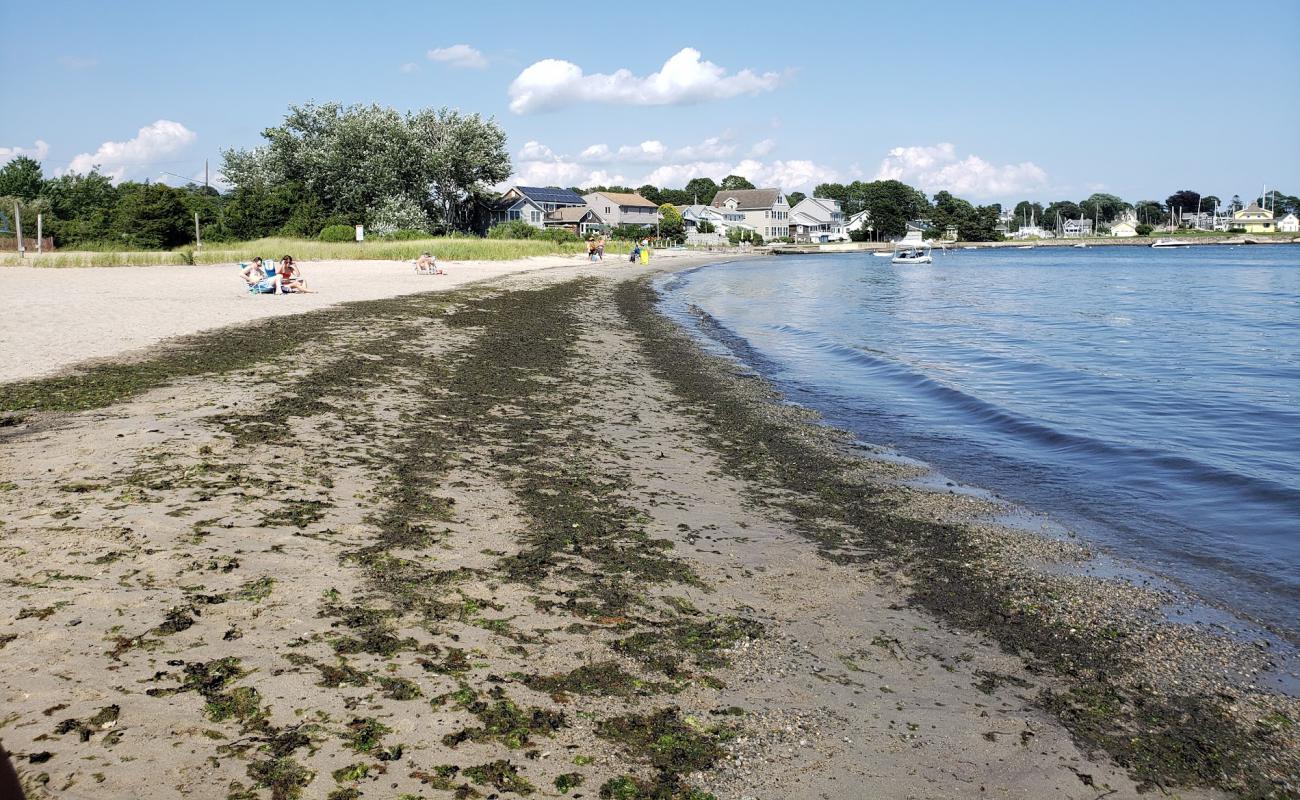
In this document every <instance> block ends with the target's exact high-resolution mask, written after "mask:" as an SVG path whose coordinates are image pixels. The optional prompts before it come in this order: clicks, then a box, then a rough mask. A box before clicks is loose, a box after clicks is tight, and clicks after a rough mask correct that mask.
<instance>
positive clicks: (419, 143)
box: [222, 103, 511, 228]
mask: <svg viewBox="0 0 1300 800" xmlns="http://www.w3.org/2000/svg"><path fill="white" fill-rule="evenodd" d="M262 135H263V136H264V137H265V138H266V140H267V143H266V144H264V145H262V146H261V147H257V148H254V149H252V150H228V151H225V152H224V153H223V154H222V155H223V157H224V162H225V163H224V166H223V168H222V171H223V173H224V174H225V176H226V179H227V180H228V181H230V182H231V184H233V185H234V187H235V188H236V189H249V190H254V191H267V190H269V189H271V188H274V187H276V186H280V185H293V186H295V187H298V190H299V191H301V192H303V193H307V194H309V195H311V196H312V197H314V198H316V200H317V201H319V203H320V204H321V205H322V206H323V207H324V208H325V209H326V210H327V211H328V212H329V213H330V214H335V215H343V216H348V217H350V218H353V219H366V220H369V219H371V218H372V216H374V215H376V214H379V213H380V211H381V209H382V210H384V211H385V212H392V211H394V210H395V209H398V208H400V209H402V214H403V215H404V218H406V219H410V218H411V217H410V215H409V212H410V211H411V207H412V206H417V207H419V208H420V209H422V210H423V211H424V212H425V213H426V219H427V218H428V216H433V217H434V218H436V219H439V220H441V222H442V223H443V224H445V225H446V226H447V227H449V228H458V227H462V226H463V225H464V224H465V223H466V221H467V220H468V219H469V214H468V212H469V209H468V208H467V206H468V205H469V204H470V203H472V202H473V199H474V198H475V197H477V196H478V195H481V194H484V193H485V192H487V190H488V188H489V187H490V186H491V185H492V184H495V183H499V182H500V181H503V180H505V179H506V178H508V177H509V176H510V172H511V168H510V156H509V154H508V152H507V151H506V137H505V133H504V131H502V130H501V128H500V126H499V125H497V123H496V120H494V119H492V118H484V117H482V116H480V115H479V114H462V113H460V112H459V111H455V110H451V109H446V108H442V109H436V110H435V109H422V110H420V111H417V112H414V113H405V114H403V113H400V112H398V111H396V110H394V109H392V108H383V107H381V106H378V105H373V104H372V105H354V106H347V107H345V106H342V105H340V104H338V103H325V104H321V105H316V104H312V103H309V104H306V105H302V106H291V107H290V108H289V113H288V114H287V115H286V116H285V119H284V123H283V124H282V125H280V126H278V127H274V128H268V129H267V130H265V131H264V132H263V134H262ZM427 226H428V222H427V221H426V223H425V224H424V225H421V226H419V227H427Z"/></svg>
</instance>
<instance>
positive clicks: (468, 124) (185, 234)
mask: <svg viewBox="0 0 1300 800" xmlns="http://www.w3.org/2000/svg"><path fill="white" fill-rule="evenodd" d="M262 136H263V139H264V140H265V141H264V143H263V144H262V145H261V146H259V147H254V148H251V149H246V150H243V149H232V150H226V151H224V152H223V153H222V168H221V172H222V174H223V175H224V176H225V180H226V181H227V182H228V183H229V188H228V189H226V190H225V191H217V190H216V189H214V188H212V187H208V186H202V185H198V184H194V183H191V184H188V185H186V186H181V187H173V186H169V185H167V184H163V183H156V182H149V181H143V182H139V181H122V182H118V183H115V182H114V181H113V180H112V179H110V177H108V176H106V175H103V174H101V173H100V172H98V171H97V170H91V171H90V172H88V173H84V174H78V173H68V174H62V175H58V176H56V177H53V178H46V177H45V175H44V172H43V170H42V167H41V164H40V163H39V162H37V161H36V160H34V159H32V158H29V157H26V156H19V157H17V158H14V159H12V160H11V161H9V162H8V163H7V164H5V165H4V166H3V167H2V168H0V203H3V211H4V212H5V214H6V215H7V214H8V213H9V211H10V209H12V208H13V206H14V204H15V203H17V204H18V205H19V206H20V207H21V209H22V214H23V217H24V219H26V220H34V219H35V217H36V215H37V214H38V213H39V214H41V215H42V216H43V220H44V230H45V232H46V233H47V234H48V235H51V236H53V237H54V240H55V244H56V245H57V246H59V247H65V248H66V247H77V246H83V247H114V248H129V249H142V250H147V249H168V248H174V247H178V246H183V245H186V244H191V243H193V242H194V240H195V235H196V230H195V215H197V216H198V223H199V224H198V228H199V231H198V233H201V235H202V238H203V240H204V241H212V242H217V241H238V240H250V239H257V238H261V237H263V236H270V235H282V236H290V237H302V238H315V237H317V236H319V235H320V234H321V232H322V231H323V230H324V229H326V228H331V227H333V228H335V229H336V230H337V226H342V225H346V226H351V225H354V224H357V223H364V224H365V225H366V226H367V228H368V230H369V232H370V233H371V234H372V235H378V236H397V235H402V234H409V235H417V234H447V233H452V232H474V233H480V234H481V233H485V232H487V225H488V219H489V209H490V207H491V204H492V202H493V201H494V200H496V199H497V197H498V196H499V195H497V193H495V192H494V191H493V188H492V187H493V186H496V185H499V184H501V183H502V182H503V181H505V180H506V179H507V178H509V177H510V175H511V174H512V172H513V169H512V166H511V163H510V156H509V153H508V151H507V149H506V135H505V132H504V131H503V130H502V129H501V127H500V126H499V125H498V124H497V122H496V121H495V120H494V119H492V118H485V117H482V116H480V115H479V114H463V113H461V112H459V111H455V110H450V109H447V108H441V109H421V110H419V111H414V112H405V113H403V112H398V111H396V110H394V109H391V108H384V107H381V106H378V105H373V104H371V105H352V106H343V105H340V104H338V103H324V104H319V105H318V104H314V103H308V104H305V105H296V106H290V108H289V110H288V113H287V114H286V115H285V118H284V120H283V122H282V123H281V124H280V125H277V126H275V127H271V128H267V129H266V130H265V131H263V133H262ZM568 188H570V189H573V190H574V191H576V192H578V193H579V194H588V193H590V192H593V191H602V190H603V191H615V192H636V193H639V194H641V195H642V196H643V197H645V198H646V199H648V200H650V201H652V202H654V203H656V204H659V205H660V206H661V207H672V206H684V205H690V204H695V203H699V204H704V205H709V204H712V202H713V201H714V198H715V197H716V196H717V194H718V192H720V191H729V190H737V189H754V188H756V187H755V186H754V184H753V183H752V182H750V181H749V180H748V179H747V178H745V177H744V176H741V175H728V176H727V177H725V178H723V179H722V180H721V181H715V180H713V179H712V178H708V177H698V178H694V179H692V180H690V181H688V182H687V183H686V185H685V186H683V187H681V188H672V187H659V186H653V185H649V184H647V185H644V186H640V187H630V186H588V187H568ZM812 195H813V196H814V197H824V198H832V199H835V200H838V201H840V204H841V207H842V209H843V211H844V213H845V214H846V215H853V214H856V213H858V212H860V211H869V212H870V214H871V223H870V224H871V230H870V231H860V232H857V233H855V236H858V237H860V238H868V237H870V238H878V239H885V238H896V237H898V236H901V235H903V234H904V233H905V232H906V229H907V224H908V222H909V221H914V220H924V221H926V222H927V223H928V227H929V228H930V229H931V230H932V232H933V235H935V236H938V235H942V234H943V233H944V232H945V231H947V230H949V229H955V230H956V232H957V235H958V237H959V238H960V239H963V240H965V241H987V240H993V239H997V238H1000V233H1001V231H1000V229H999V221H1000V217H1001V215H1002V206H1001V205H1000V204H997V203H994V204H990V205H976V204H973V203H971V202H969V201H967V200H963V199H961V198H958V197H954V196H953V195H952V194H951V193H949V192H946V191H941V192H939V193H937V194H935V195H934V196H933V197H932V198H931V197H927V196H926V195H925V194H924V193H923V192H921V191H920V190H918V189H916V188H914V187H912V186H908V185H907V184H905V183H902V182H900V181H896V180H883V181H853V182H852V183H847V184H843V183H822V184H819V185H818V186H816V187H815V188H814V189H813V191H812ZM804 196H805V195H804V194H803V193H802V192H791V193H789V195H788V199H789V201H790V204H791V205H792V206H793V205H795V204H797V203H798V202H799V201H800V200H802V199H803V198H804ZM1269 201H1270V203H1271V204H1272V205H1273V206H1274V207H1275V208H1276V210H1277V213H1278V215H1279V216H1280V215H1282V214H1285V213H1288V212H1291V211H1300V200H1298V199H1297V198H1296V197H1294V196H1290V195H1286V194H1283V193H1276V194H1275V193H1272V192H1270V196H1269ZM1256 202H1260V203H1261V204H1262V202H1263V198H1258V199H1257V201H1256ZM1216 205H1217V206H1219V207H1220V208H1224V207H1229V208H1240V207H1242V205H1243V204H1242V201H1241V199H1240V198H1239V197H1235V196H1234V197H1233V198H1232V199H1231V200H1230V201H1229V202H1228V203H1224V202H1222V201H1221V200H1220V199H1219V198H1217V197H1214V196H1211V195H1200V194H1198V193H1197V192H1194V191H1191V190H1186V189H1184V190H1180V191H1178V192H1175V193H1173V194H1172V195H1170V196H1169V197H1168V198H1167V199H1166V200H1165V201H1163V202H1160V201H1156V200H1142V201H1139V202H1137V203H1134V204H1130V203H1127V202H1125V201H1124V200H1122V199H1121V198H1119V197H1116V196H1115V195H1112V194H1105V193H1096V194H1093V195H1091V196H1089V197H1088V198H1086V199H1084V200H1081V201H1078V202H1075V201H1071V200H1057V201H1053V202H1050V203H1047V204H1046V205H1044V204H1042V203H1039V202H1035V201H1030V200H1024V201H1021V202H1019V203H1017V204H1016V205H1015V207H1014V214H1013V215H1012V216H1013V219H1012V220H1011V221H1010V223H1009V225H1008V227H1009V229H1010V230H1012V231H1014V230H1017V229H1018V228H1019V227H1021V226H1022V225H1025V224H1028V223H1029V222H1030V221H1033V222H1035V223H1037V224H1038V225H1040V226H1043V227H1046V228H1049V229H1050V228H1052V227H1055V226H1056V225H1057V224H1058V223H1060V222H1063V221H1064V220H1067V219H1079V218H1083V219H1096V220H1098V221H1101V222H1106V221H1110V220H1114V219H1116V218H1118V217H1119V216H1121V215H1122V214H1123V213H1124V212H1126V211H1129V210H1132V211H1133V212H1134V214H1135V215H1136V217H1137V219H1138V222H1139V223H1145V224H1150V225H1160V224H1165V223H1167V222H1168V221H1169V220H1170V219H1171V218H1179V217H1182V216H1185V215H1187V214H1190V213H1194V212H1195V211H1196V210H1197V208H1198V207H1199V208H1200V210H1202V211H1210V210H1212V209H1213V208H1214V207H1215V206H1216ZM674 222H675V219H673V220H670V223H674ZM670 227H671V228H674V229H675V227H676V226H675V224H670ZM497 234H498V235H501V234H502V232H501V231H498V232H497Z"/></svg>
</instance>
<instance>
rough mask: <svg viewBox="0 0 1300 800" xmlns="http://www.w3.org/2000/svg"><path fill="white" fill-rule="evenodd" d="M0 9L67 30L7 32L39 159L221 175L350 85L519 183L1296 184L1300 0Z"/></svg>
mask: <svg viewBox="0 0 1300 800" xmlns="http://www.w3.org/2000/svg"><path fill="white" fill-rule="evenodd" d="M4 4H5V6H6V10H5V16H6V18H7V19H8V20H10V21H16V20H19V19H23V18H24V17H25V16H26V15H28V14H30V16H29V17H27V21H28V22H29V23H30V25H31V26H32V28H33V29H34V30H38V29H41V28H42V27H43V26H44V27H46V28H48V30H49V31H50V34H49V35H48V36H41V37H40V38H39V40H34V41H33V43H32V44H31V45H20V46H15V45H14V44H13V42H14V39H13V32H12V29H9V30H7V32H6V39H7V41H6V43H5V46H4V47H3V48H2V49H0V67H2V68H3V74H4V76H5V80H4V81H3V84H2V85H0V100H2V101H3V103H4V105H3V107H4V109H5V112H4V113H3V115H0V160H3V159H5V158H8V157H12V155H14V154H18V153H26V154H31V155H36V156H39V157H40V160H41V161H42V162H43V163H44V165H45V167H46V171H47V173H50V174H53V173H55V172H57V171H61V170H67V169H69V168H72V169H84V168H86V167H87V166H88V165H90V164H96V163H97V164H100V165H101V166H102V168H103V169H104V170H105V171H106V172H110V173H112V174H114V175H116V176H119V177H122V178H134V179H143V178H153V179H158V178H160V177H161V176H162V173H164V172H175V173H179V174H181V175H201V173H202V169H203V161H204V159H205V158H206V159H209V160H210V161H211V162H212V167H213V170H214V172H215V171H216V170H217V168H218V166H219V164H220V151H221V150H222V149H224V148H228V147H250V146H254V145H256V144H258V143H259V141H260V133H261V130H262V129H263V128H265V127H267V126H270V125H274V124H276V123H277V122H278V121H279V120H280V119H281V118H282V116H283V114H284V111H285V109H286V108H287V106H288V105H289V104H291V103H302V102H306V101H309V100H316V101H327V100H337V101H341V102H344V103H353V102H375V103H380V104H383V105H391V106H394V107H397V108H399V109H413V108H420V107H425V106H442V105H447V106H452V107H456V108H460V109H462V110H464V111H480V112H483V113H484V114H490V115H494V116H495V117H496V118H497V119H498V120H499V121H500V122H501V124H502V125H503V126H504V128H505V130H506V132H507V133H508V135H509V137H510V150H511V155H512V158H513V159H514V162H515V166H516V170H517V177H518V178H520V179H521V181H523V182H539V183H559V184H564V185H569V184H577V185H584V184H588V183H592V182H607V181H608V182H621V183H628V184H631V185H634V186H635V185H640V184H641V183H644V182H647V181H649V182H653V183H656V184H659V185H672V186H680V185H682V184H683V183H684V182H685V180H686V179H688V178H689V177H692V176H693V175H695V174H710V175H712V176H713V177H715V178H717V177H721V176H722V175H725V174H727V173H729V172H732V171H734V170H736V169H740V170H741V171H742V172H743V173H747V174H748V177H750V178H751V179H752V180H754V181H755V182H756V183H759V184H765V185H774V184H779V185H781V186H782V187H783V188H785V189H787V190H793V189H802V190H804V191H807V190H809V189H810V188H811V187H812V185H814V184H816V183H818V182H820V181H823V180H841V181H849V180H853V179H864V180H870V179H872V178H876V177H898V178H900V179H902V180H905V181H907V182H909V183H912V184H913V185H917V186H920V187H922V188H924V189H926V190H927V191H929V192H931V193H932V192H934V191H937V190H938V189H941V188H947V189H949V190H951V191H953V192H954V193H956V194H958V195H960V196H965V197H969V198H971V199H974V200H977V201H980V202H989V201H994V200H996V201H1002V202H1008V201H1015V200H1018V199H1022V198H1025V197H1030V198H1034V199H1042V200H1048V199H1057V198H1069V199H1076V200H1077V199H1080V198H1082V197H1085V196H1086V195H1088V194H1089V193H1091V192H1093V191H1109V192H1113V193H1115V194H1119V195H1120V196H1122V197H1124V198H1125V199H1128V200H1137V199H1142V198H1164V197H1166V196H1167V195H1169V194H1171V193H1172V192H1173V191H1175V190H1177V189H1181V188H1190V189H1194V190H1197V191H1200V192H1202V193H1210V194H1217V195H1219V196H1222V197H1225V198H1226V197H1229V196H1231V195H1232V194H1234V193H1238V194H1241V195H1242V196H1246V195H1248V194H1252V193H1254V192H1257V191H1258V188H1259V186H1260V184H1261V183H1264V182H1267V183H1268V184H1269V185H1270V186H1273V185H1277V186H1278V187H1279V188H1281V189H1283V190H1284V191H1287V192H1288V193H1291V194H1295V193H1297V192H1300V146H1297V133H1298V132H1300V44H1298V43H1300V3H1295V2H1290V0H1288V2H1281V3H1264V4H1261V5H1258V6H1250V7H1247V8H1244V9H1243V8H1242V7H1240V6H1236V5H1231V4H1224V3H1221V2H1214V3H1211V2H1204V3H1202V2H1182V3H1178V4H1146V6H1148V7H1144V8H1134V7H1133V4H1129V3H1119V2H1113V3H1112V2H1098V3H1092V4H1088V5H1084V6H1080V5H1078V4H1040V5H1038V6H1036V7H1029V8H1026V7H1025V6H1024V5H1023V4H997V5H996V6H994V5H993V4H985V3H957V2H952V3H947V2H929V3H926V4H924V8H925V11H924V12H920V11H918V10H915V9H913V5H914V4H910V3H907V4H905V3H835V2H832V3H821V4H809V5H807V6H803V5H801V4H798V3H789V2H786V3H762V2H753V3H748V4H742V5H740V6H731V5H727V4H724V5H722V6H718V5H717V4H705V5H701V6H696V7H694V8H692V7H691V6H690V5H689V4H651V5H632V6H628V8H637V9H645V11H644V12H638V13H628V12H624V11H621V10H619V9H618V8H616V7H614V6H609V5H603V6H601V7H599V8H600V10H599V11H598V12H591V13H587V12H584V11H583V9H582V7H578V6H571V5H570V6H561V5H554V4H545V3H533V4H519V5H518V7H517V8H516V7H514V4H507V3H495V4H467V3H458V4H442V3H431V2H391V3H375V4H373V7H364V6H360V5H356V4H343V3H329V2H316V3H290V2H284V3H267V2H260V3H252V2H230V3H223V4H217V5H209V4H197V3H196V4H188V3H186V4H182V3H175V2H169V3H161V2H159V3H146V2H120V3H113V4H109V3H103V2H58V0H54V1H53V2H48V3H46V4H45V5H44V6H42V8H41V10H40V12H39V13H36V10H35V9H36V7H35V6H31V5H30V4H29V5H21V4H17V3H15V2H13V0H4ZM741 8H743V9H746V13H743V14H740V15H735V14H732V13H731V10H733V9H741ZM669 9H676V10H677V11H675V12H670V11H669ZM672 13H677V14H680V16H679V17H677V18H673V17H672ZM737 16H738V17H739V18H736V17H737ZM25 24H26V23H25ZM621 71H622V72H621ZM16 108H17V109H21V111H19V112H14V111H13V109H16Z"/></svg>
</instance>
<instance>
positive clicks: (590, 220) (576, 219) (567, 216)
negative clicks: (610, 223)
mask: <svg viewBox="0 0 1300 800" xmlns="http://www.w3.org/2000/svg"><path fill="white" fill-rule="evenodd" d="M546 227H548V228H565V229H566V230H568V231H570V232H571V233H576V234H577V235H578V236H581V237H583V238H586V237H587V236H589V235H591V234H593V233H601V232H602V231H604V230H605V222H604V220H602V219H601V218H600V215H599V214H597V213H596V212H595V211H594V210H593V209H592V208H591V206H588V205H585V204H584V205H580V206H566V207H564V208H557V209H555V210H554V211H552V212H551V213H549V214H547V215H546Z"/></svg>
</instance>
